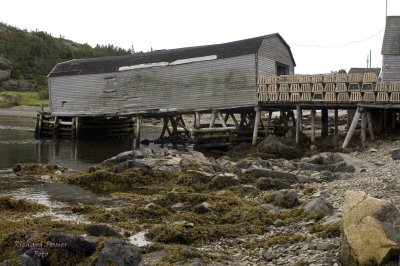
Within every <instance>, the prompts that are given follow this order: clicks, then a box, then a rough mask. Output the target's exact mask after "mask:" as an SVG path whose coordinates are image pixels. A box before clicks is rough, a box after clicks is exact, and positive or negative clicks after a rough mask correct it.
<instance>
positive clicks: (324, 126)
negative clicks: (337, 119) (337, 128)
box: [321, 109, 328, 139]
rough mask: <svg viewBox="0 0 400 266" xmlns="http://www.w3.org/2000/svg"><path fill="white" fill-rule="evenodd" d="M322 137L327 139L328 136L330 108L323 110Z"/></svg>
mask: <svg viewBox="0 0 400 266" xmlns="http://www.w3.org/2000/svg"><path fill="white" fill-rule="evenodd" d="M321 137H322V139H325V138H326V137H328V110H327V109H322V110H321Z"/></svg>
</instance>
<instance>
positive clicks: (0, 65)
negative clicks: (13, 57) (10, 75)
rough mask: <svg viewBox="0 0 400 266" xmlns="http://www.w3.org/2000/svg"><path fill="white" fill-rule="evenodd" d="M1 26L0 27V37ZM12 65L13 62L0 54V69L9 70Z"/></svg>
mask: <svg viewBox="0 0 400 266" xmlns="http://www.w3.org/2000/svg"><path fill="white" fill-rule="evenodd" d="M1 33H2V32H1V28H0V37H1ZM12 67H13V63H12V62H11V61H10V60H8V59H7V58H5V57H4V56H2V55H0V69H1V70H11V69H12Z"/></svg>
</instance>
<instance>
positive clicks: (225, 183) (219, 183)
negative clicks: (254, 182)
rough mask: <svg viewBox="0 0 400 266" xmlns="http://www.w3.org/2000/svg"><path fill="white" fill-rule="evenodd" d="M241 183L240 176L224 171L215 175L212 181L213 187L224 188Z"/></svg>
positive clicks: (211, 185)
mask: <svg viewBox="0 0 400 266" xmlns="http://www.w3.org/2000/svg"><path fill="white" fill-rule="evenodd" d="M237 185H239V178H238V176H237V175H235V174H232V173H223V174H219V175H217V176H215V177H214V178H213V179H212V180H211V182H210V188H211V189H223V188H227V187H232V186H237Z"/></svg>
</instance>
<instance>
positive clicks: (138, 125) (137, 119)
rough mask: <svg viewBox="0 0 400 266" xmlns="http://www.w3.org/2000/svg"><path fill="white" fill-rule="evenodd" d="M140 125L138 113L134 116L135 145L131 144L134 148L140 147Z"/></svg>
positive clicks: (140, 120) (140, 117) (140, 119)
mask: <svg viewBox="0 0 400 266" xmlns="http://www.w3.org/2000/svg"><path fill="white" fill-rule="evenodd" d="M141 127H142V116H141V115H138V116H137V117H136V128H135V145H134V146H133V149H134V150H138V149H140V130H141Z"/></svg>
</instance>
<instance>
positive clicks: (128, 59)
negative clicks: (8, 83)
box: [48, 33, 295, 77]
mask: <svg viewBox="0 0 400 266" xmlns="http://www.w3.org/2000/svg"><path fill="white" fill-rule="evenodd" d="M272 37H278V38H279V39H280V40H281V41H282V43H283V44H284V45H285V46H286V47H287V49H288V51H289V53H290V56H291V59H292V61H293V65H294V66H295V61H294V58H293V54H292V52H291V50H290V47H289V45H288V44H287V43H286V42H285V40H284V39H283V38H282V37H281V36H280V35H279V33H274V34H270V35H265V36H260V37H255V38H251V39H245V40H240V41H234V42H228V43H222V44H212V45H205V46H195V47H187V48H178V49H170V50H157V51H153V52H148V53H137V54H133V55H123V56H111V57H99V58H89V59H73V60H70V61H66V62H62V63H59V64H57V65H56V66H55V67H54V68H53V70H52V71H51V72H50V74H49V75H48V76H49V77H54V76H66V75H85V74H98V73H111V72H117V71H118V69H119V68H120V67H123V66H135V65H141V64H151V63H158V62H168V63H171V62H175V61H177V60H183V59H189V58H199V57H206V56H210V55H216V56H217V58H218V59H222V58H229V57H235V56H241V55H247V54H255V53H257V52H258V50H259V49H260V46H261V44H262V42H263V40H264V39H268V38H272Z"/></svg>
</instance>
